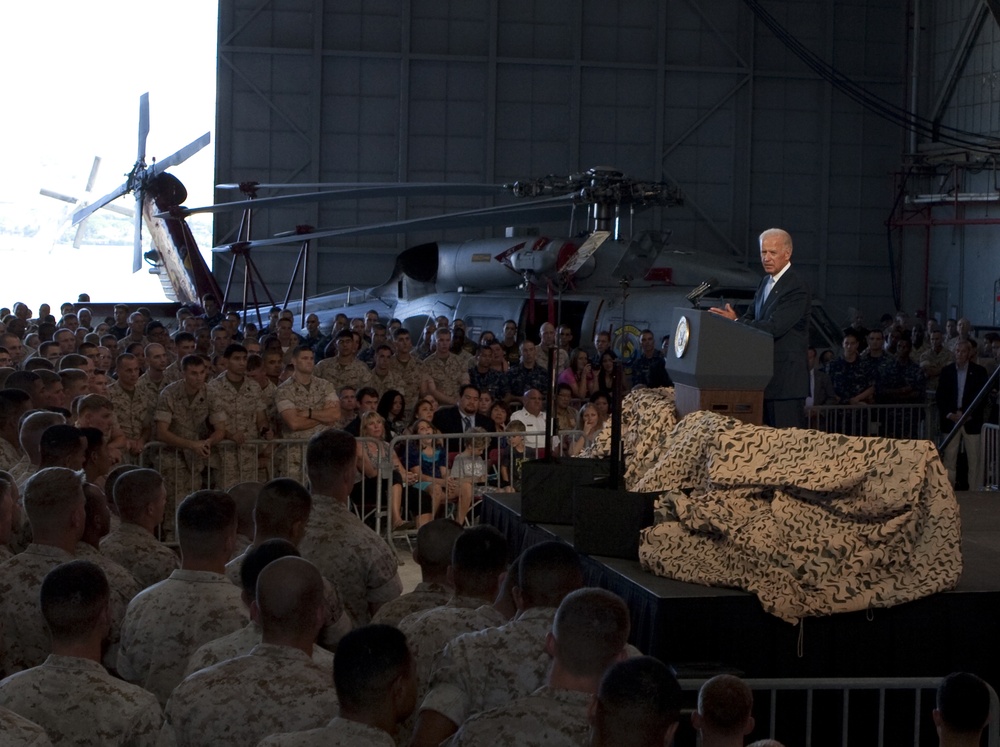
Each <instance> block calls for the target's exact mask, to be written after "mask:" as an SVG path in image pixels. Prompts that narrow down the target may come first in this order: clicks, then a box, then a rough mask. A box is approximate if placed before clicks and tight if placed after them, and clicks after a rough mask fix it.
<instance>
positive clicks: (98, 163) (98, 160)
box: [84, 156, 101, 193]
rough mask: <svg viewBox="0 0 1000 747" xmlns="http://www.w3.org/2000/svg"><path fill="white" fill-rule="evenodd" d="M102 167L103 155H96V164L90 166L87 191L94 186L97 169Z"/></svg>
mask: <svg viewBox="0 0 1000 747" xmlns="http://www.w3.org/2000/svg"><path fill="white" fill-rule="evenodd" d="M99 168H101V157H100V156H94V165H93V166H91V167H90V176H88V177H87V186H86V188H85V189H84V191H85V192H87V193H89V192H90V190H92V189H93V188H94V182H95V181H97V170H98V169H99Z"/></svg>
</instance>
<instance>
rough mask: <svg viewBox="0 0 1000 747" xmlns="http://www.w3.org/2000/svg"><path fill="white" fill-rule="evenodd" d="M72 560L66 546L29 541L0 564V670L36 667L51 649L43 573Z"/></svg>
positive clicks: (13, 670)
mask: <svg viewBox="0 0 1000 747" xmlns="http://www.w3.org/2000/svg"><path fill="white" fill-rule="evenodd" d="M70 560H73V556H72V555H70V554H69V553H68V552H66V551H65V550H62V549H60V548H58V547H54V546H52V545H41V544H38V543H34V542H33V543H32V544H30V545H28V547H27V548H26V549H25V551H24V552H22V553H19V554H17V555H15V556H14V557H13V558H11V559H10V560H8V561H7V562H6V563H4V564H3V565H0V602H2V603H0V633H2V637H0V673H2V674H4V675H9V674H13V673H14V672H20V671H21V670H23V669H30V668H31V667H37V666H38V665H39V664H41V663H42V662H44V661H45V657H46V656H48V655H49V652H50V651H51V650H52V644H51V641H50V639H49V630H48V627H47V626H46V624H45V619H44V618H43V617H42V609H41V607H40V606H39V602H38V593H39V591H40V590H41V588H42V581H43V580H44V579H45V575H46V574H47V573H48V572H49V571H51V570H52V569H53V568H55V567H56V566H57V565H59V564H60V563H66V562H68V561H70Z"/></svg>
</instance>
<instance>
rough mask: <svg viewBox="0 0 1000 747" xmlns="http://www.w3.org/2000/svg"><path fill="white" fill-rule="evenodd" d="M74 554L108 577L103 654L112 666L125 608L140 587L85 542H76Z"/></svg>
mask: <svg viewBox="0 0 1000 747" xmlns="http://www.w3.org/2000/svg"><path fill="white" fill-rule="evenodd" d="M75 555H76V557H77V558H79V559H80V560H89V561H90V562H91V563H93V564H94V565H96V566H97V567H98V568H100V569H101V570H102V571H104V575H105V577H107V579H108V586H109V587H110V593H111V598H110V606H111V633H110V635H109V637H108V643H109V645H108V649H107V651H106V652H105V654H104V665H105V666H108V667H113V666H115V663H116V659H117V657H118V645H119V639H120V637H121V629H122V622H123V621H124V620H125V610H126V609H128V604H129V602H131V601H132V599H133V598H134V597H135V595H136V594H138V593H139V592H140V591H142V589H141V588H140V587H139V582H138V581H136V579H135V576H133V575H132V574H131V573H129V572H128V571H127V570H125V568H123V567H122V566H120V565H119V564H118V563H116V562H115V561H113V560H111V558H108V557H106V556H103V555H101V553H99V552H98V551H97V550H96V549H95V548H94V547H93V546H92V545H89V544H87V543H86V542H77V543H76V553H75Z"/></svg>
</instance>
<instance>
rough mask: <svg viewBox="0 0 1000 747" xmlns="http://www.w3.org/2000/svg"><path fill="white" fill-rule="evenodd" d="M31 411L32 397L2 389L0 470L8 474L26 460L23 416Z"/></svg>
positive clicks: (21, 392)
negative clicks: (22, 433)
mask: <svg viewBox="0 0 1000 747" xmlns="http://www.w3.org/2000/svg"><path fill="white" fill-rule="evenodd" d="M30 409H31V397H30V396H29V395H28V393H27V392H23V391H21V390H20V389H0V469H3V470H7V471H8V472H9V471H10V470H11V469H13V468H14V466H15V465H16V464H17V463H18V462H20V461H21V459H22V458H24V450H23V449H22V448H21V440H20V427H21V416H22V415H24V413H26V412H28V410H30Z"/></svg>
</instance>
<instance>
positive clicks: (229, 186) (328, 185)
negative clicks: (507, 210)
mask: <svg viewBox="0 0 1000 747" xmlns="http://www.w3.org/2000/svg"><path fill="white" fill-rule="evenodd" d="M407 183H408V184H413V185H428V186H429V185H435V184H436V185H439V186H441V187H442V188H443V189H448V188H451V189H457V190H464V189H475V188H481V189H486V190H488V191H485V192H479V193H477V194H493V192H494V191H496V192H505V191H509V190H507V189H505V185H503V184H483V183H482V182H475V183H470V184H461V183H456V182H407ZM244 185H250V186H252V187H253V188H254V189H338V190H339V189H355V188H367V187H393V186H396V182H285V183H282V184H278V183H272V184H262V183H260V182H253V181H250V182H240V183H236V182H229V183H226V184H216V185H215V188H216V189H223V190H237V189H242V188H243V186H244ZM441 194H449V193H448V192H441ZM455 194H467V193H466V192H464V191H458V192H455Z"/></svg>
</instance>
